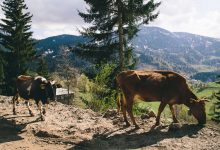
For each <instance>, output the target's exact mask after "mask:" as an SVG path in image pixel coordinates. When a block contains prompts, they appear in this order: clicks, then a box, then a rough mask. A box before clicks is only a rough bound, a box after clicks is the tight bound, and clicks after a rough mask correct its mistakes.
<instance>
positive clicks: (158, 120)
mask: <svg viewBox="0 0 220 150" xmlns="http://www.w3.org/2000/svg"><path fill="white" fill-rule="evenodd" d="M166 105H167V104H166V103H164V102H161V103H160V106H159V109H158V113H157V118H156V124H155V126H158V125H160V115H161V113H162V112H163V110H164V108H165V106H166Z"/></svg>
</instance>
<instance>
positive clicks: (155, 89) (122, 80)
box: [117, 70, 188, 103]
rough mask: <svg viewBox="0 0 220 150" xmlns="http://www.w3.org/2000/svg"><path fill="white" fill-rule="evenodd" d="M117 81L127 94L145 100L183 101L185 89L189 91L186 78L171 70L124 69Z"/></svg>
mask: <svg viewBox="0 0 220 150" xmlns="http://www.w3.org/2000/svg"><path fill="white" fill-rule="evenodd" d="M117 82H118V84H119V86H120V87H121V89H122V90H123V92H125V93H124V94H125V95H126V94H130V95H134V96H135V95H138V96H139V97H140V98H142V99H143V100H145V101H163V100H169V99H172V98H178V99H179V101H183V100H182V97H183V95H184V94H185V92H184V91H188V86H187V84H186V80H185V78H184V77H182V76H181V75H179V74H177V73H175V72H171V71H141V70H140V71H139V70H130V71H123V72H121V73H120V74H119V75H118V76H117ZM180 99H181V100H180ZM177 103H181V102H177Z"/></svg>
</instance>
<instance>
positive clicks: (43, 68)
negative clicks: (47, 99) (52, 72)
mask: <svg viewBox="0 0 220 150" xmlns="http://www.w3.org/2000/svg"><path fill="white" fill-rule="evenodd" d="M37 73H38V74H39V75H40V76H43V77H45V78H49V71H48V65H47V63H46V61H45V58H44V57H41V58H39V61H38V68H37Z"/></svg>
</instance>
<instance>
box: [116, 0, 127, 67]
mask: <svg viewBox="0 0 220 150" xmlns="http://www.w3.org/2000/svg"><path fill="white" fill-rule="evenodd" d="M117 4H118V34H119V66H120V71H123V70H124V69H125V68H124V49H125V47H124V39H123V22H122V7H123V5H122V2H121V0H117Z"/></svg>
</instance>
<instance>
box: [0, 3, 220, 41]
mask: <svg viewBox="0 0 220 150" xmlns="http://www.w3.org/2000/svg"><path fill="white" fill-rule="evenodd" d="M156 1H159V0H156ZM2 2H3V0H0V3H1V4H2ZM25 2H26V4H27V6H28V8H29V9H28V11H29V12H30V13H31V14H33V18H32V31H33V32H34V34H33V37H34V38H36V39H42V38H46V37H50V36H55V35H60V34H73V35H79V33H78V29H79V28H81V27H82V26H84V27H86V26H88V24H85V23H84V22H83V20H82V18H80V17H79V15H78V10H81V11H85V8H86V7H87V8H88V6H87V5H86V4H85V2H84V1H83V0H25ZM161 2H162V4H161V6H160V7H159V8H158V11H159V12H160V15H159V16H158V18H157V19H156V20H155V21H154V22H151V23H149V26H157V27H161V28H164V29H167V30H169V31H172V32H189V33H193V34H199V35H204V36H209V37H215V38H220V0H161ZM3 17H4V13H3V12H2V10H0V18H3Z"/></svg>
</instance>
